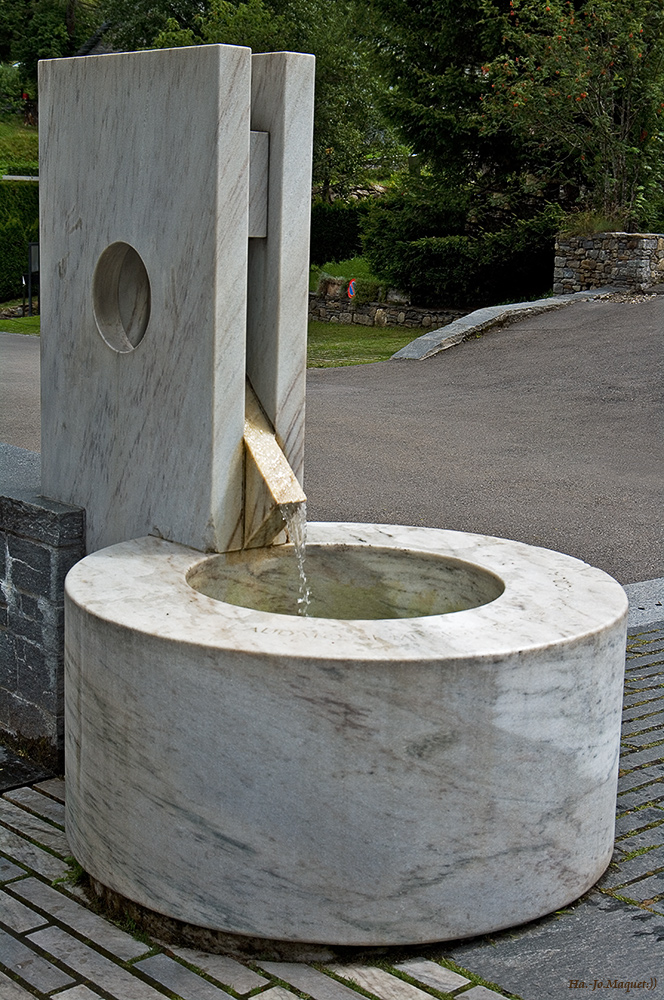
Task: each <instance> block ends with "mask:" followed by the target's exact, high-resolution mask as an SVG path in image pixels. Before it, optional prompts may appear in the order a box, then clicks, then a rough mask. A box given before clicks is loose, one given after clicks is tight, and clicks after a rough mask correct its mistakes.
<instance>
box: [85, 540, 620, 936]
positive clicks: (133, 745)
mask: <svg viewBox="0 0 664 1000" xmlns="http://www.w3.org/2000/svg"><path fill="white" fill-rule="evenodd" d="M308 535H309V540H310V543H311V552H312V556H313V558H312V560H311V561H312V563H313V564H314V568H317V572H323V571H324V574H325V579H326V583H325V585H324V586H323V585H321V586H322V590H325V588H327V593H328V594H329V595H331V603H330V602H328V600H327V598H325V599H324V600H323V602H322V604H319V605H318V606H317V605H316V604H315V601H316V590H317V580H316V575H317V574H316V572H313V573H312V580H311V584H312V591H313V594H314V596H313V601H314V604H313V605H312V607H313V610H314V614H315V615H316V617H309V618H303V617H298V616H296V615H294V614H288V613H284V611H287V608H284V606H283V600H284V599H285V598H284V595H285V593H286V592H287V590H288V586H289V584H288V576H289V573H290V572H291V570H290V569H286V568H285V567H286V563H284V562H281V563H280V564H279V565H278V566H277V565H276V564H275V565H272V564H270V560H273V559H274V558H277V559H278V560H283V559H284V558H287V556H288V548H287V547H279V549H280V550H282V554H281V555H278V556H275V552H274V550H264V552H263V554H262V555H261V553H260V552H258V553H256V552H254V553H251V554H249V553H239V554H228V555H225V556H219V555H212V556H210V555H205V554H203V553H201V552H199V551H196V550H193V549H190V548H186V547H184V546H181V545H178V544H175V543H170V542H165V541H162V540H160V539H157V538H152V537H149V538H142V539H138V540H134V541H131V542H124V543H121V544H119V545H114V546H112V547H110V548H107V549H103V550H100V551H98V552H95V553H93V554H92V555H90V556H88V557H87V558H85V559H84V560H82V561H81V562H80V563H78V564H77V565H76V566H75V567H74V568H73V570H72V571H71V572H70V574H69V576H68V578H67V585H66V725H67V736H66V741H67V743H66V745H67V758H66V760H67V775H66V777H67V835H68V838H69V842H70V845H71V849H72V852H73V854H74V855H75V857H76V858H77V860H78V861H79V862H80V863H81V864H82V865H83V867H84V868H85V869H86V871H88V872H89V873H90V875H91V876H92V877H93V878H94V879H95V880H97V881H98V882H100V883H101V884H102V885H104V886H106V887H108V888H109V889H111V890H112V891H113V892H115V893H118V894H120V895H122V896H125V897H127V898H128V899H130V900H133V901H135V902H136V903H138V904H140V905H141V906H144V907H147V908H149V909H151V910H154V911H157V912H158V913H163V914H165V915H167V916H170V917H174V918H176V919H178V920H181V921H185V922H187V923H190V924H195V925H197V926H199V927H202V928H211V929H214V930H217V931H222V932H227V933H230V934H237V935H243V936H247V937H258V938H267V939H276V940H279V941H290V942H318V943H320V944H330V945H337V946H378V945H387V944H389V945H398V944H416V943H425V942H434V941H442V940H449V939H455V938H462V937H468V936H473V935H477V934H483V933H487V932H490V931H495V930H499V929H501V928H504V927H509V926H512V925H515V924H518V923H524V922H526V921H528V920H532V919H534V918H536V917H539V916H542V915H544V914H545V913H549V912H551V911H552V910H555V909H559V908H561V907H562V906H564V905H566V904H567V903H569V902H571V901H572V900H573V899H575V898H577V897H578V896H580V895H581V894H582V893H583V892H585V891H586V890H587V889H588V888H589V887H590V886H591V885H592V884H593V883H594V882H595V881H596V880H597V879H598V878H599V876H600V875H601V874H602V872H603V871H604V869H605V868H606V866H607V865H608V863H609V860H610V857H611V852H612V847H613V830H614V815H615V797H616V783H617V768H618V749H619V737H620V712H621V703H622V676H623V665H624V648H625V630H626V624H625V623H626V612H627V600H626V597H625V595H624V592H623V590H622V588H621V587H620V586H619V585H618V584H617V583H616V582H615V581H614V580H612V579H611V578H610V577H608V576H607V575H606V574H604V573H603V572H601V571H599V570H597V569H593V568H592V567H590V566H587V565H586V564H585V563H582V562H580V561H579V560H576V559H572V558H571V557H569V556H565V555H561V554H560V553H557V552H552V551H550V550H546V549H539V548H534V547H532V546H527V545H523V544H521V543H517V542H512V541H507V540H505V539H500V538H491V537H487V536H481V535H472V534H466V533H461V532H453V531H442V530H438V529H426V528H408V527H400V526H388V525H382V526H381V525H368V524H354V525H353V524H350V525H349V524H310V525H309V528H308ZM284 553H285V555H284ZM292 563H293V569H292V572H293V574H294V579H295V578H296V573H297V570H296V567H295V557H294V556H292ZM268 564H270V565H272V569H271V570H270V573H272V572H273V571H274V573H276V579H277V583H275V577H274V575H273V576H270V575H269V573H268V575H267V576H266V573H267V570H266V568H265V567H266V566H268ZM268 577H269V579H268ZM282 578H283V579H284V580H286V583H285V584H284V585H282V584H280V583H279V582H278V581H279V580H281V579H282ZM260 594H262V595H263V596H262V597H260ZM296 594H297V586H295V593H294V597H293V601H294V604H296ZM210 595H212V596H210ZM252 595H253V596H252ZM256 595H259V597H256ZM218 597H221V598H222V599H221V600H220V599H217V598H218ZM249 597H250V598H251V600H252V602H253V603H254V604H255V605H256V606H255V607H247V606H246V604H245V603H243V602H246V601H247V600H248V598H249ZM337 599H339V600H341V602H342V603H341V604H340V605H339V604H338V603H335V602H337ZM366 600H368V601H369V605H367V603H366ZM376 600H377V601H378V603H376ZM233 601H235V602H237V603H231V602H233ZM261 601H263V602H264V603H261ZM265 602H267V603H265ZM344 602H345V603H344ZM363 602H364V603H363ZM326 607H327V609H328V611H327V612H326V611H325V608H326ZM274 608H276V610H273V609H274ZM316 609H317V610H316ZM339 611H341V614H343V615H344V617H343V618H335V617H324V614H326V613H328V612H329V614H330V615H333V614H336V613H338V612H339ZM390 615H391V617H390ZM404 615H405V616H406V617H404Z"/></svg>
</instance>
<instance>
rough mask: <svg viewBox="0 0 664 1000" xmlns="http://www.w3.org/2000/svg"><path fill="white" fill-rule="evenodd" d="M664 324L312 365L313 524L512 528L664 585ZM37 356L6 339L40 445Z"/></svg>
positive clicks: (2, 362)
mask: <svg viewBox="0 0 664 1000" xmlns="http://www.w3.org/2000/svg"><path fill="white" fill-rule="evenodd" d="M663 328H664V297H663V296H658V297H656V298H654V299H651V300H648V301H646V302H639V303H611V302H601V301H597V302H583V303H575V304H574V305H571V306H568V307H566V308H564V309H562V310H557V311H555V312H549V313H545V314H543V315H540V316H537V317H534V318H532V319H528V320H524V321H522V322H520V323H518V324H515V325H513V326H510V327H506V328H503V329H496V330H492V331H490V332H488V333H487V334H485V335H484V336H482V337H480V338H477V339H474V340H470V341H467V342H466V343H464V344H462V345H460V346H458V347H454V348H452V349H451V350H449V351H445V352H443V353H442V354H440V355H437V356H436V357H433V358H430V359H429V360H427V361H401V362H382V363H381V364H374V365H360V366H357V367H353V368H328V369H314V370H310V371H309V373H308V388H307V439H306V462H305V490H306V492H307V496H308V516H309V518H310V519H311V520H344V521H375V522H385V523H393V524H424V525H429V526H432V527H445V528H456V529H459V530H463V531H477V532H481V533H485V534H491V535H502V536H503V537H507V538H515V539H518V540H520V541H525V542H529V543H531V544H534V545H544V546H546V547H549V548H555V549H558V550H560V551H563V552H568V553H569V554H571V555H574V556H578V557H579V558H581V559H585V560H586V561H587V562H590V563H592V564H593V565H595V566H599V567H600V568H602V569H604V570H606V571H607V572H609V573H611V574H612V575H613V576H615V577H616V578H617V579H618V580H619V581H620V582H621V583H631V582H634V581H639V580H649V579H653V578H655V577H662V576H664V530H663V528H662V482H663V478H664V477H663V473H664V448H663V441H664V408H663V406H662V347H663V344H662V341H663V339H664V338H663V336H662V331H663ZM38 360H39V345H38V342H37V340H36V339H34V338H28V337H21V336H12V335H10V334H0V400H1V405H0V440H3V441H5V442H7V443H9V444H14V445H18V446H19V447H24V448H28V449H30V450H38V449H39V388H38ZM69 405H75V402H71V403H70V404H69Z"/></svg>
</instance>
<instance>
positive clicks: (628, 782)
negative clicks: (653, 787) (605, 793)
mask: <svg viewBox="0 0 664 1000" xmlns="http://www.w3.org/2000/svg"><path fill="white" fill-rule="evenodd" d="M659 778H664V764H650V766H649V767H644V768H642V769H641V770H640V771H632V772H631V773H629V774H621V776H620V777H619V778H618V792H619V793H620V792H629V791H630V790H631V789H632V788H640V787H641V785H645V784H647V783H650V782H652V781H656V780H659Z"/></svg>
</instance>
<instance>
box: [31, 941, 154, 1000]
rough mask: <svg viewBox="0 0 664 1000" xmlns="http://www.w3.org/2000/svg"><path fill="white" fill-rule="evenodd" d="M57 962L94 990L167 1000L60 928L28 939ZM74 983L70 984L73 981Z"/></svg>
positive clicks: (138, 999)
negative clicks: (97, 987) (84, 980)
mask: <svg viewBox="0 0 664 1000" xmlns="http://www.w3.org/2000/svg"><path fill="white" fill-rule="evenodd" d="M27 941H28V942H33V943H34V944H36V945H38V947H40V948H42V949H43V950H44V951H46V952H48V953H49V954H51V955H53V957H54V958H56V959H58V961H60V962H63V963H64V964H65V965H67V966H69V968H70V969H74V970H75V971H76V972H77V973H78V974H79V975H81V976H83V977H84V978H85V979H86V980H87V981H88V982H90V983H91V984H92V985H94V986H101V987H102V988H103V989H104V990H106V991H107V992H108V993H110V994H113V995H115V996H120V997H122V996H127V997H129V996H130V997H132V1000H164V995H163V993H162V992H161V991H159V992H158V991H157V990H155V989H154V987H152V986H149V985H148V983H146V982H145V981H144V980H141V979H139V978H138V977H137V976H133V975H132V974H131V972H127V971H126V970H125V969H123V968H121V967H120V966H119V965H117V964H116V963H115V962H112V961H111V960H110V959H108V958H104V956H103V955H101V954H100V953H99V952H98V951H95V950H94V949H93V948H90V947H89V946H88V945H86V944H83V943H82V942H81V941H79V940H78V938H75V937H72V935H71V934H68V933H67V932H66V931H64V930H62V929H61V928H60V927H47V928H45V929H44V930H42V931H36V932H35V933H33V934H30V935H29V936H28V938H27ZM70 981H71V980H70Z"/></svg>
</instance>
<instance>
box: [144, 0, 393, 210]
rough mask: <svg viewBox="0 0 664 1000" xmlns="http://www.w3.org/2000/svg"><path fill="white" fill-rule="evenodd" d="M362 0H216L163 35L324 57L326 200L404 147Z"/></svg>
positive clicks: (320, 139) (164, 43)
mask: <svg viewBox="0 0 664 1000" xmlns="http://www.w3.org/2000/svg"><path fill="white" fill-rule="evenodd" d="M363 17H366V15H362V13H361V8H360V7H359V5H358V3H357V0H336V2H335V3H334V4H329V3H327V2H325V0H272V2H271V3H270V4H268V3H267V2H265V0H243V2H231V0H210V4H209V6H208V8H207V11H206V13H205V14H203V15H202V16H200V17H198V18H196V19H195V20H194V22H193V23H192V24H191V25H189V26H183V25H182V24H181V23H180V22H179V21H178V20H177V19H176V18H171V19H169V20H168V22H167V23H166V25H165V28H164V30H163V31H161V32H160V33H159V34H158V35H157V36H156V38H155V40H154V44H155V45H156V46H158V47H162V48H163V47H170V46H176V45H196V44H203V43H207V44H209V43H215V42H221V43H224V44H230V45H247V46H249V47H250V48H251V49H252V50H253V51H254V52H275V51H279V50H284V49H288V50H291V51H295V52H311V53H313V54H314V55H315V56H316V96H315V107H314V122H315V128H314V151H313V175H314V183H315V184H318V185H320V186H321V188H322V193H323V198H324V200H329V198H330V196H331V191H332V189H333V188H335V189H336V191H337V193H343V192H344V190H345V189H347V187H348V185H349V184H350V183H353V182H354V181H357V180H358V178H359V177H360V176H361V175H362V173H363V171H364V170H365V168H366V165H367V162H368V161H371V160H372V159H374V160H375V159H376V158H380V157H383V158H388V159H389V158H390V157H392V156H394V155H395V154H396V153H397V151H398V149H399V146H398V143H397V141H396V138H395V136H394V133H393V131H392V130H391V129H390V128H389V126H388V125H387V122H386V121H385V119H384V117H383V116H382V114H381V112H380V110H379V106H378V105H379V100H378V95H379V92H380V90H381V88H382V86H383V84H382V80H381V77H380V75H379V73H378V71H377V68H376V66H375V63H374V61H373V53H372V49H371V48H370V46H369V45H368V43H367V41H366V40H365V38H364V36H363V32H362V21H363Z"/></svg>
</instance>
